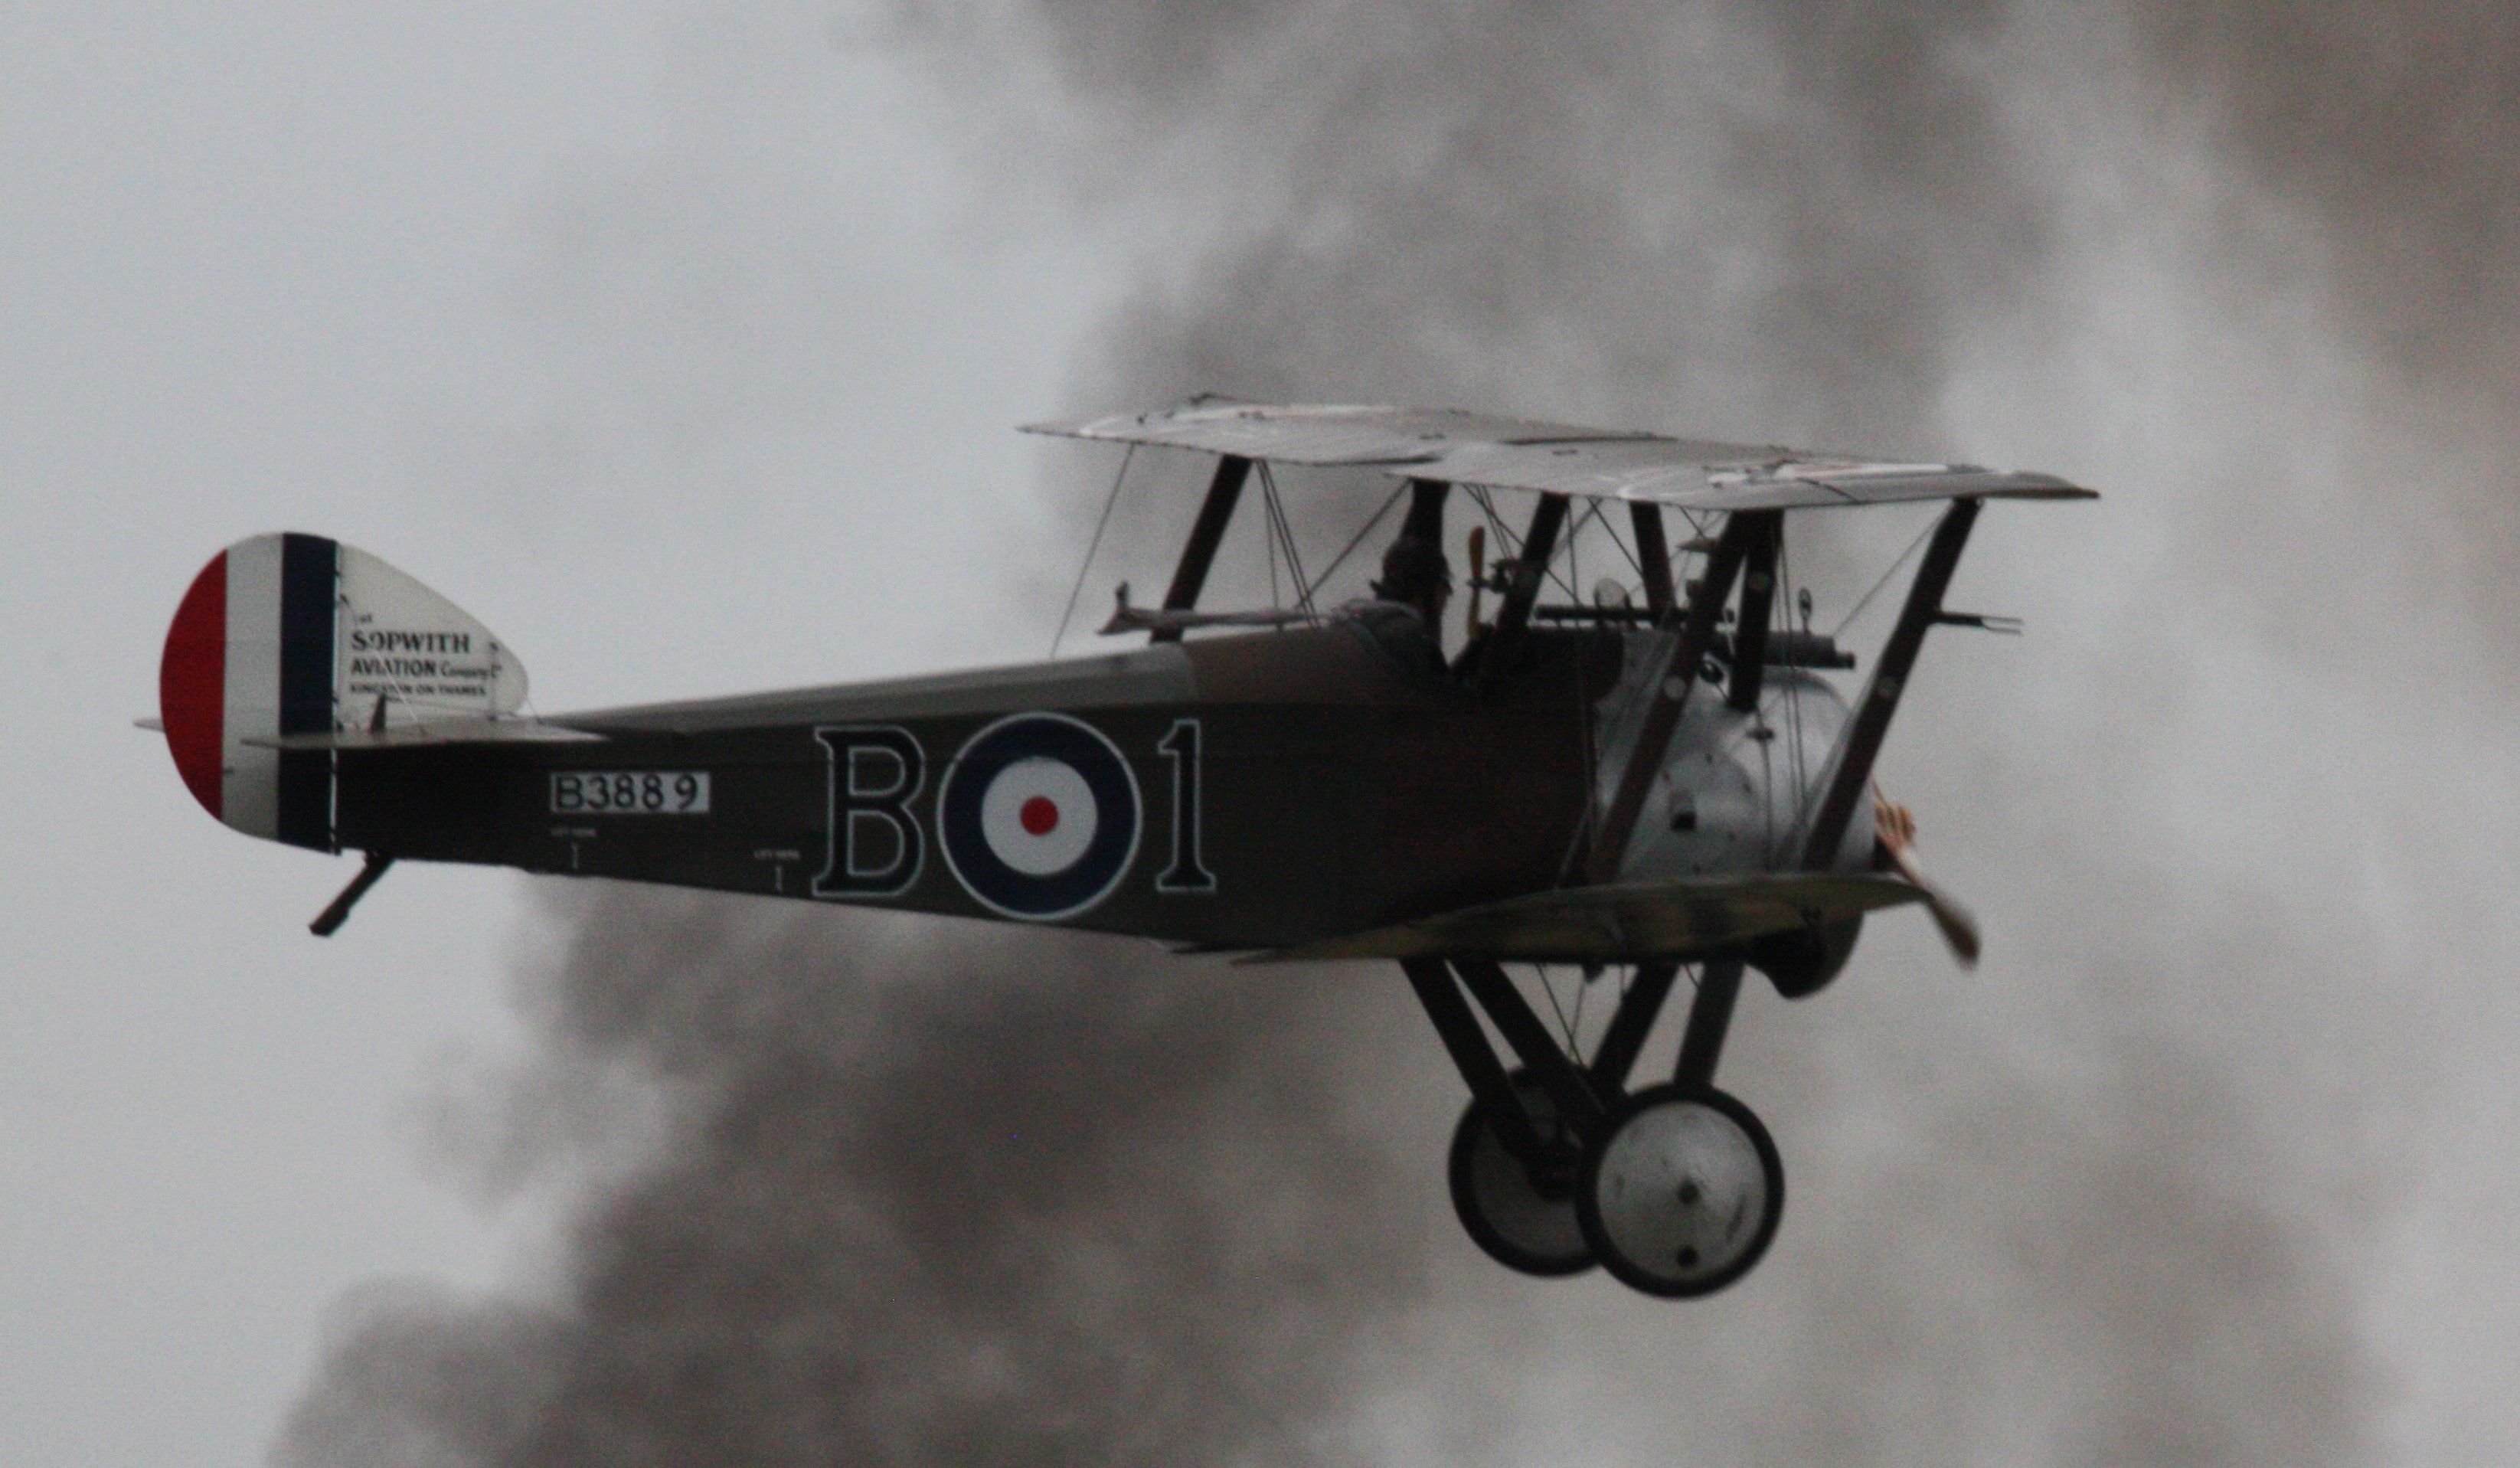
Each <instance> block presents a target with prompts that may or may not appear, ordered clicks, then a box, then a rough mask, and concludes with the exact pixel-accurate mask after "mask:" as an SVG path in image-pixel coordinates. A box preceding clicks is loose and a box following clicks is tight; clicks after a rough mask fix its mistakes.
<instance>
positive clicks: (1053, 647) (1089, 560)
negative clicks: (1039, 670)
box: [1050, 443, 1138, 658]
mask: <svg viewBox="0 0 2520 1468" xmlns="http://www.w3.org/2000/svg"><path fill="white" fill-rule="evenodd" d="M1137 457H1138V446H1137V445H1136V444H1134V443H1133V444H1131V445H1129V451H1128V452H1127V453H1125V454H1123V455H1121V456H1120V471H1119V472H1118V473H1116V474H1113V475H1112V476H1111V492H1110V493H1109V494H1106V495H1104V496H1103V497H1102V518H1101V519H1098V520H1096V521H1095V522H1094V539H1093V540H1091V541H1089V542H1087V543H1086V546H1085V560H1084V563H1083V564H1081V565H1079V566H1077V568H1076V584H1075V585H1074V586H1071V587H1069V588H1068V589H1067V605H1066V607H1065V608H1064V609H1063V610H1061V611H1060V612H1059V614H1058V630H1057V632H1054V633H1052V634H1051V636H1050V655H1051V656H1052V657H1054V658H1056V657H1057V656H1058V645H1059V644H1060V643H1061V642H1062V641H1064V640H1065V639H1066V637H1067V622H1068V619H1069V618H1071V617H1073V616H1075V615H1076V599H1077V598H1078V597H1079V596H1081V595H1082V594H1083V593H1084V591H1085V573H1086V572H1087V571H1090V570H1092V569H1094V553H1096V552H1097V551H1100V550H1102V532H1103V531H1104V530H1107V529H1109V528H1110V525H1111V507H1112V506H1114V505H1117V504H1118V503H1120V486H1121V485H1122V484H1124V483H1126V482H1128V478H1129V464H1130V462H1131V461H1132V460H1134V459H1136V458H1137Z"/></svg>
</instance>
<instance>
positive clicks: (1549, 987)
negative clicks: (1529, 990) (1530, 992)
mask: <svg viewBox="0 0 2520 1468" xmlns="http://www.w3.org/2000/svg"><path fill="white" fill-rule="evenodd" d="M1531 972H1532V976H1533V977H1534V978H1537V979H1538V980H1540V992H1541V993H1542V994H1544V995H1547V996H1548V997H1549V1007H1550V1009H1551V1011H1552V1012H1553V1013H1554V1014H1555V1015H1556V1016H1557V1029H1558V1032H1559V1033H1560V1034H1562V1035H1564V1036H1565V1037H1566V1048H1567V1049H1569V1050H1572V1049H1574V1048H1575V1026H1574V1024H1573V1023H1572V1022H1571V1021H1569V1020H1568V1019H1567V1018H1566V1006H1565V1005H1563V1004H1560V1003H1559V1002H1557V986H1556V985H1555V984H1553V983H1551V982H1550V980H1549V969H1548V966H1547V965H1545V964H1540V963H1534V964H1533V965H1531Z"/></svg>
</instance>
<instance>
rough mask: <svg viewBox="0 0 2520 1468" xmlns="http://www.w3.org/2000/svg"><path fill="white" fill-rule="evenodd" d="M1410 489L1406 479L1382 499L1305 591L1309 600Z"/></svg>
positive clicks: (1395, 485) (1345, 562)
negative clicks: (1370, 515)
mask: <svg viewBox="0 0 2520 1468" xmlns="http://www.w3.org/2000/svg"><path fill="white" fill-rule="evenodd" d="M1408 487H1409V481H1408V480H1406V479H1403V480H1401V481H1399V482H1398V483H1396V484H1394V485H1392V486H1391V493H1389V494H1387V495H1385V496H1383V497H1382V506H1381V508H1380V509H1378V510H1376V511H1374V512H1373V518H1372V519H1370V520H1367V521H1366V522H1365V523H1364V524H1363V525H1361V526H1359V527H1357V532H1356V534H1354V535H1351V536H1349V537H1348V540H1347V544H1346V545H1344V546H1341V547H1339V553H1338V555H1336V556H1331V557H1330V563H1329V564H1328V565H1327V566H1325V567H1323V568H1322V574H1321V577H1320V579H1319V580H1316V581H1315V582H1314V583H1313V584H1312V585H1311V586H1310V587H1308V588H1306V589H1305V592H1304V595H1305V597H1306V598H1307V600H1309V599H1310V598H1311V597H1312V596H1313V595H1314V594H1316V593H1318V592H1320V591H1321V589H1322V588H1323V587H1324V586H1325V585H1327V584H1328V582H1329V579H1330V578H1331V577H1332V576H1335V575H1337V574H1338V568H1339V567H1340V566H1343V565H1345V564H1347V558H1348V557H1349V556H1353V555H1355V554H1356V548H1357V547H1359V546H1361V545H1364V544H1365V538H1366V537H1367V536H1369V535H1372V534H1373V527H1374V526H1376V525H1379V524H1381V523H1382V517H1383V516H1384V515H1386V514H1389V513H1390V512H1391V507H1392V506H1394V505H1397V504H1399V503H1400V494H1401V491H1403V490H1405V489H1407V488H1408Z"/></svg>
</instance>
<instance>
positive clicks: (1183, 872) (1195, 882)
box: [1155, 719, 1216, 892]
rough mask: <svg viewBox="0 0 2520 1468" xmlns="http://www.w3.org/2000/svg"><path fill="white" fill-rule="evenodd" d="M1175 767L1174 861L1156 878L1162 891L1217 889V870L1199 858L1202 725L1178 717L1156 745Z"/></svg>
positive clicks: (1158, 888)
mask: <svg viewBox="0 0 2520 1468" xmlns="http://www.w3.org/2000/svg"><path fill="white" fill-rule="evenodd" d="M1155 748H1156V749H1158V750H1160V751H1162V753H1163V756H1164V758H1165V760H1166V761H1168V762H1170V764H1171V765H1172V767H1173V861H1172V865H1171V866H1169V867H1165V868H1164V871H1163V875H1161V876H1158V877H1156V878H1155V890H1156V891H1158V892H1213V891H1215V890H1216V873H1215V872H1213V871H1210V870H1208V869H1207V864H1206V863H1205V862H1203V861H1201V860H1200V859H1199V784H1200V779H1199V774H1200V772H1199V758H1198V756H1199V728H1198V721H1197V720H1196V719H1181V720H1176V721H1175V722H1174V724H1173V727H1172V728H1171V729H1170V730H1167V731H1166V732H1165V734H1164V737H1163V742H1161V743H1159V744H1157V745H1156V746H1155Z"/></svg>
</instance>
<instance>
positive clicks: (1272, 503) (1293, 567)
mask: <svg viewBox="0 0 2520 1468" xmlns="http://www.w3.org/2000/svg"><path fill="white" fill-rule="evenodd" d="M1260 498H1261V502H1262V504H1263V505H1264V506H1265V507H1266V508H1267V510H1268V512H1269V525H1270V529H1271V531H1272V533H1274V534H1275V535H1276V536H1277V537H1278V544H1279V545H1280V546H1281V547H1282V548H1283V550H1284V552H1285V556H1286V574H1287V575H1289V576H1291V577H1292V578H1294V582H1295V598H1296V601H1295V606H1296V609H1297V610H1299V611H1302V612H1304V613H1306V614H1308V615H1309V614H1312V612H1313V593H1312V587H1311V585H1310V584H1309V583H1308V582H1307V581H1306V579H1305V577H1304V557H1303V556H1302V555H1301V554H1300V553H1298V552H1297V551H1296V550H1295V529H1294V526H1292V525H1290V524H1288V523H1287V521H1286V507H1285V504H1284V503H1283V501H1282V500H1280V499H1279V497H1278V476H1277V475H1276V474H1275V473H1272V472H1271V471H1270V468H1269V461H1267V460H1265V459H1263V460H1261V461H1260Z"/></svg>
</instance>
